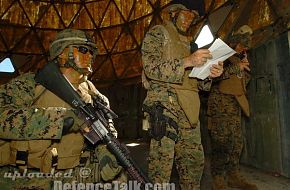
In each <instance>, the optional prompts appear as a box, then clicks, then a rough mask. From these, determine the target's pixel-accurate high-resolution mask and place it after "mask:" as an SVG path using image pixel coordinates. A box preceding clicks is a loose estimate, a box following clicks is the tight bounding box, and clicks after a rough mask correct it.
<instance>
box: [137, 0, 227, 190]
mask: <svg viewBox="0 0 290 190" xmlns="http://www.w3.org/2000/svg"><path fill="white" fill-rule="evenodd" d="M202 3H203V2H201V1H173V2H172V4H171V5H170V6H169V7H168V8H167V11H168V14H169V15H170V20H165V22H164V24H162V25H156V26H154V27H153V28H151V29H150V30H149V31H148V32H147V34H146V36H145V38H144V41H143V45H142V60H143V66H144V73H143V84H144V87H145V88H146V89H147V96H146V98H145V100H144V108H145V107H148V109H144V111H146V113H145V115H148V114H149V119H148V121H149V124H150V131H151V135H152V139H151V142H150V152H149V169H148V172H149V178H151V180H152V181H153V182H155V183H168V182H169V181H170V176H171V172H172V167H173V163H175V165H176V167H177V171H178V174H179V178H180V180H179V181H180V186H181V189H184V190H186V189H188V190H189V189H190V190H193V189H199V186H200V178H201V175H202V170H203V163H204V154H203V148H202V145H201V137H200V128H199V125H198V114H199V106H200V104H199V96H198V91H199V89H198V84H204V85H201V86H203V87H208V83H210V80H208V79H207V81H200V82H198V80H197V79H196V78H189V77H188V75H189V73H190V70H191V69H192V67H195V66H199V65H203V64H204V63H205V62H206V61H207V59H209V58H211V54H210V52H209V51H208V50H207V49H199V50H196V51H194V52H193V53H191V52H190V40H189V38H188V36H186V34H187V32H188V29H189V28H190V26H191V25H192V24H194V23H195V21H196V20H197V18H198V16H199V14H202V10H199V12H198V11H197V10H198V8H199V7H200V6H202ZM222 64H223V63H219V64H215V65H214V66H213V67H212V68H211V77H217V76H220V74H221V73H222V70H223V68H222ZM148 110H149V111H148ZM150 110H151V111H150ZM160 113H161V114H160Z"/></svg>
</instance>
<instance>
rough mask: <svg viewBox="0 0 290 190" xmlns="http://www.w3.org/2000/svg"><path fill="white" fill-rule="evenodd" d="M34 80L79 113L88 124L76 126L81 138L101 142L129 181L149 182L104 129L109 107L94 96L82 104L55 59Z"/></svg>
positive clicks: (143, 185) (142, 186)
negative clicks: (86, 126)
mask: <svg viewBox="0 0 290 190" xmlns="http://www.w3.org/2000/svg"><path fill="white" fill-rule="evenodd" d="M35 80H36V82H38V83H40V84H41V85H43V86H44V87H45V88H47V89H48V90H50V91H51V92H53V93H54V94H55V95H57V96H58V97H59V98H61V99H62V100H64V101H65V102H67V103H68V104H69V105H70V106H71V107H72V108H75V109H76V110H77V111H78V112H79V113H80V114H78V115H79V116H80V117H81V118H82V119H84V120H85V121H86V123H87V124H88V128H87V130H81V129H80V130H81V131H82V133H83V135H84V136H85V138H87V139H88V140H89V141H90V142H91V143H92V144H96V143H97V142H98V141H99V140H101V141H103V142H104V143H105V144H106V146H107V148H108V150H109V151H110V152H111V153H112V154H114V156H115V157H116V159H117V161H118V162H119V164H120V165H121V166H122V167H123V168H124V169H125V170H126V171H127V172H128V174H129V176H130V177H131V178H132V179H133V180H136V181H137V182H138V183H139V184H140V186H141V188H142V189H144V187H145V185H146V183H150V182H149V180H148V178H147V176H146V175H144V173H143V172H142V171H141V169H140V168H139V167H137V165H136V163H135V162H134V160H133V159H132V158H131V157H130V155H129V154H130V153H129V150H128V149H127V148H126V147H125V146H124V145H122V144H121V143H120V142H119V141H118V140H117V139H116V138H115V137H114V136H113V134H112V133H111V132H110V130H109V129H108V128H107V127H108V125H109V122H108V119H114V118H116V117H117V115H116V114H115V113H114V112H113V111H112V110H110V109H109V108H108V107H106V106H105V105H103V104H102V103H101V102H100V101H98V100H97V99H95V100H94V104H95V106H92V105H91V104H86V103H85V102H84V101H83V100H82V99H81V96H80V95H79V94H78V93H77V92H76V90H75V88H74V87H73V86H72V84H71V83H70V82H69V81H68V80H67V79H66V78H65V77H64V76H63V75H62V73H61V72H60V69H59V66H58V63H57V62H56V61H51V62H49V63H48V64H46V65H45V66H44V67H43V68H42V69H41V70H39V71H38V73H37V74H36V76H35Z"/></svg>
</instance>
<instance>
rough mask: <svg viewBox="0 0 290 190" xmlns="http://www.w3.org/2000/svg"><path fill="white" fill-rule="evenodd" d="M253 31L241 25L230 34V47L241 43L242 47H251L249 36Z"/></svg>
mask: <svg viewBox="0 0 290 190" xmlns="http://www.w3.org/2000/svg"><path fill="white" fill-rule="evenodd" d="M252 34H253V30H252V28H251V27H249V26H248V25H243V26H241V27H240V28H238V29H237V30H236V31H234V32H233V33H232V36H231V37H230V43H231V44H233V45H232V46H235V45H237V44H238V43H241V44H242V45H243V46H245V47H248V48H250V47H251V35H252Z"/></svg>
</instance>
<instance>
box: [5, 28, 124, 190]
mask: <svg viewBox="0 0 290 190" xmlns="http://www.w3.org/2000/svg"><path fill="white" fill-rule="evenodd" d="M49 53H50V62H52V61H53V62H56V63H57V64H58V65H59V68H60V71H61V73H62V74H63V75H64V76H65V77H66V78H67V79H68V81H69V82H70V83H71V84H72V85H73V86H74V87H75V89H77V90H78V93H79V94H80V96H81V97H82V99H83V101H85V102H86V103H88V104H94V99H97V100H98V101H99V102H102V103H103V104H104V105H106V106H107V107H109V101H108V99H107V98H106V97H105V96H104V95H102V94H101V93H100V92H99V91H98V90H97V89H96V88H95V86H94V85H93V83H92V82H90V81H89V80H87V77H88V75H89V74H90V73H91V72H92V69H91V64H92V63H93V61H94V59H95V56H96V53H97V48H96V45H95V42H94V41H93V39H92V38H91V37H89V36H88V35H87V34H86V33H85V32H83V31H80V30H75V29H65V30H63V31H61V32H59V33H58V34H57V36H56V38H55V40H54V41H53V42H52V44H51V46H50V48H49ZM51 80H52V81H53V80H54V79H53V78H52V79H51ZM57 82H58V81H55V84H57ZM0 114H1V115H0V187H1V189H9V190H10V189H45V190H48V189H53V184H54V183H53V181H61V182H63V183H65V182H72V181H76V182H79V183H80V182H82V183H97V182H111V181H112V180H119V181H122V182H126V180H127V177H126V175H125V173H124V172H123V169H122V167H121V166H119V165H118V163H117V161H116V158H115V157H114V156H113V155H112V154H111V153H110V152H109V151H108V150H107V149H106V147H105V146H104V145H98V146H91V145H90V143H89V142H88V141H87V140H85V139H84V137H83V135H82V134H81V133H80V129H81V128H85V125H86V123H84V121H83V120H81V119H79V117H77V115H76V114H75V110H74V109H72V108H71V106H70V105H69V104H67V103H66V102H64V101H63V100H62V99H60V98H58V97H57V96H56V95H54V94H53V93H52V92H51V91H49V90H48V89H46V88H45V87H43V86H42V85H40V84H37V83H36V81H35V74H33V73H26V74H23V75H21V76H19V77H17V78H14V79H12V80H11V81H10V82H8V83H7V84H4V85H2V86H0ZM110 126H111V127H110V130H111V132H112V133H113V134H115V135H117V133H116V132H117V131H116V130H115V129H114V127H113V125H110ZM83 168H86V171H88V172H87V173H85V174H84V173H82V170H83ZM9 173H10V174H12V175H13V174H15V173H17V174H19V175H21V176H24V177H17V176H16V177H15V178H14V180H13V179H12V178H11V177H10V178H9V177H7V175H5V174H9ZM29 173H40V174H52V175H54V174H56V173H61V174H62V175H61V176H60V175H58V177H56V176H57V175H56V176H55V178H52V177H51V176H50V177H32V178H30V179H29V178H28V177H27V175H26V177H25V174H29ZM64 174H66V175H64ZM82 174H84V175H82ZM5 176H6V177H5ZM39 176H41V175H39ZM58 185H59V183H58ZM54 188H59V187H54Z"/></svg>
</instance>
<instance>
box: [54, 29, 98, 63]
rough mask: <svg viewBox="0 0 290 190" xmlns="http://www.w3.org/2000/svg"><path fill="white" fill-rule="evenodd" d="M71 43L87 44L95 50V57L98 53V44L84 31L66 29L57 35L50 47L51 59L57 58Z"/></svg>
mask: <svg viewBox="0 0 290 190" xmlns="http://www.w3.org/2000/svg"><path fill="white" fill-rule="evenodd" d="M70 45H86V46H88V47H89V48H91V50H92V51H93V58H95V56H96V54H97V47H96V44H95V43H94V41H93V39H92V38H91V37H90V36H88V35H87V34H86V33H85V32H84V31H81V30H76V29H64V30H63V31H61V32H59V33H58V34H57V35H56V38H55V39H54V41H53V42H52V43H51V45H50V47H49V54H50V60H53V59H55V58H56V57H57V56H59V55H60V54H61V53H62V52H63V50H64V49H65V48H66V47H69V46H70Z"/></svg>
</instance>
